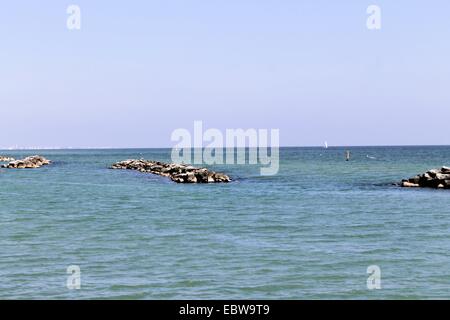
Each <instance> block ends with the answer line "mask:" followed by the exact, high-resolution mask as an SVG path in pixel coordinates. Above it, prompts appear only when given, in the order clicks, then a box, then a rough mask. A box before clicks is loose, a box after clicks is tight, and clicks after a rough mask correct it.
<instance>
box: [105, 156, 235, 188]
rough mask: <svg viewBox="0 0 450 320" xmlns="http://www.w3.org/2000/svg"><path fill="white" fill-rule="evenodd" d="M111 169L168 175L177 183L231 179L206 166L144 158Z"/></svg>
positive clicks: (115, 165) (123, 162)
mask: <svg viewBox="0 0 450 320" xmlns="http://www.w3.org/2000/svg"><path fill="white" fill-rule="evenodd" d="M111 169H127V170H137V171H139V172H145V173H153V174H157V175H160V176H164V177H168V178H170V179H171V180H172V181H174V182H177V183H215V182H230V181H231V179H230V177H228V176H227V175H225V174H222V173H217V172H214V171H209V170H208V169H206V168H195V167H193V166H190V165H184V164H175V163H163V162H159V161H148V160H142V159H141V160H125V161H121V162H117V163H115V164H113V165H112V166H111Z"/></svg>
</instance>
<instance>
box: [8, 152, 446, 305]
mask: <svg viewBox="0 0 450 320" xmlns="http://www.w3.org/2000/svg"><path fill="white" fill-rule="evenodd" d="M349 149H350V150H351V152H352V157H353V158H352V161H350V162H346V161H344V157H345V150H346V149H344V148H329V149H328V150H325V149H323V148H283V149H282V150H281V152H280V154H281V160H280V161H281V162H280V172H279V174H278V175H276V176H272V177H263V176H260V175H259V170H258V167H255V166H248V165H247V166H245V165H244V166H242V165H240V166H239V165H234V166H229V165H226V166H217V167H213V168H212V169H216V170H222V171H224V172H225V173H227V174H229V175H231V176H232V178H234V179H235V181H234V182H233V183H230V184H212V185H179V184H175V183H172V182H170V181H169V180H168V179H166V178H164V177H159V176H154V175H147V174H141V173H138V172H133V171H122V170H109V169H107V167H108V166H109V165H110V164H112V163H113V162H116V161H120V160H124V159H127V158H141V157H143V158H146V159H152V160H162V161H170V150H169V149H142V150H137V149H136V150H131V149H130V150H54V151H48V150H41V151H9V152H7V151H2V152H0V154H2V155H8V156H14V157H16V158H21V157H23V156H26V155H32V154H40V155H43V156H45V157H47V158H49V159H51V160H53V161H54V164H53V165H52V166H48V167H43V168H40V169H34V170H6V169H0V182H1V183H0V298H2V299H5V298H10V299H25V298H31V299H45V298H50V299H110V298H115V299H181V298H184V299H225V298H228V299H280V298H283V299H325V298H328V299H337V298H343V299H386V298H394V299H405V298H418V299H428V298H450V190H425V189H420V190H419V189H414V190H413V189H402V188H398V187H396V186H393V185H392V183H393V182H398V181H400V180H401V179H402V178H407V177H411V176H413V175H415V174H417V173H421V172H424V171H426V170H427V169H431V168H434V167H440V166H442V165H450V147H371V148H364V147H358V148H356V147H355V148H349ZM368 156H369V157H368ZM69 265H78V266H80V268H81V289H79V290H69V289H68V288H67V287H66V280H67V276H68V275H67V274H66V268H67V267H68V266H69ZM369 265H378V266H379V267H380V269H381V289H380V290H368V289H367V286H366V280H367V277H368V274H367V273H366V270H367V267H368V266H369Z"/></svg>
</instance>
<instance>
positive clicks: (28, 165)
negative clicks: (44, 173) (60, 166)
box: [1, 156, 51, 169]
mask: <svg viewBox="0 0 450 320" xmlns="http://www.w3.org/2000/svg"><path fill="white" fill-rule="evenodd" d="M50 163H51V161H50V160H47V159H45V158H44V157H41V156H32V157H27V158H25V159H21V160H13V161H10V162H9V163H8V164H4V165H2V166H1V167H2V168H8V169H34V168H39V167H42V166H46V165H48V164H50Z"/></svg>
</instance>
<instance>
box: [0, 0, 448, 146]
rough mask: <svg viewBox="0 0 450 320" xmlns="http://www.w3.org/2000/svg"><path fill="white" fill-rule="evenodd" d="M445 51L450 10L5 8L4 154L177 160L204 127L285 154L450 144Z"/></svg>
mask: <svg viewBox="0 0 450 320" xmlns="http://www.w3.org/2000/svg"><path fill="white" fill-rule="evenodd" d="M72 4H75V5H78V6H79V8H80V9H81V29H80V30H69V29H68V28H67V25H66V22H67V18H68V17H69V14H67V12H66V10H67V7H68V6H69V5H72ZM369 5H378V6H379V7H380V9H381V29H380V30H369V29H368V28H367V26H366V20H367V18H368V17H369V15H368V14H367V12H366V10H367V7H368V6H369ZM449 40H450V2H449V1H448V0H430V1H419V0H408V1H406V0H396V1H392V0H371V1H365V0H346V1H332V0H328V1H325V0H309V1H306V0H295V1H294V0H227V1H223V0H222V1H218V0H160V1H156V0H146V1H144V0H139V1H138V0H129V1H103V0H72V1H61V0H53V1H51V0H41V1H32V0H26V1H3V2H2V4H1V5H0V128H1V132H2V135H1V138H0V148H8V147H12V146H17V147H74V148H75V147H79V148H95V147H114V148H121V147H171V146H173V145H174V144H175V142H172V141H171V133H172V132H173V131H174V130H176V129H178V128H186V129H188V130H190V131H193V125H194V121H196V120H199V121H203V126H204V128H205V129H208V128H218V129H220V130H223V131H225V129H237V128H243V129H249V128H255V129H269V130H270V129H279V130H280V144H281V145H282V146H315V145H323V143H324V141H328V144H329V145H330V146H333V145H336V146H337V145H339V146H350V145H426V144H430V145H448V144H450V134H449V131H448V130H447V129H448V127H449V119H450V86H449V85H450V60H449V57H450V41H449Z"/></svg>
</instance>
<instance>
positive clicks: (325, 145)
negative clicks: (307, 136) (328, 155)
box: [324, 141, 328, 149]
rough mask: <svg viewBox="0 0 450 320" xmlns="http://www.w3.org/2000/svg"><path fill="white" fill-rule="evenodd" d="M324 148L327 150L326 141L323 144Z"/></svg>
mask: <svg viewBox="0 0 450 320" xmlns="http://www.w3.org/2000/svg"><path fill="white" fill-rule="evenodd" d="M324 148H325V149H328V142H326V141H325V143H324Z"/></svg>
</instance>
